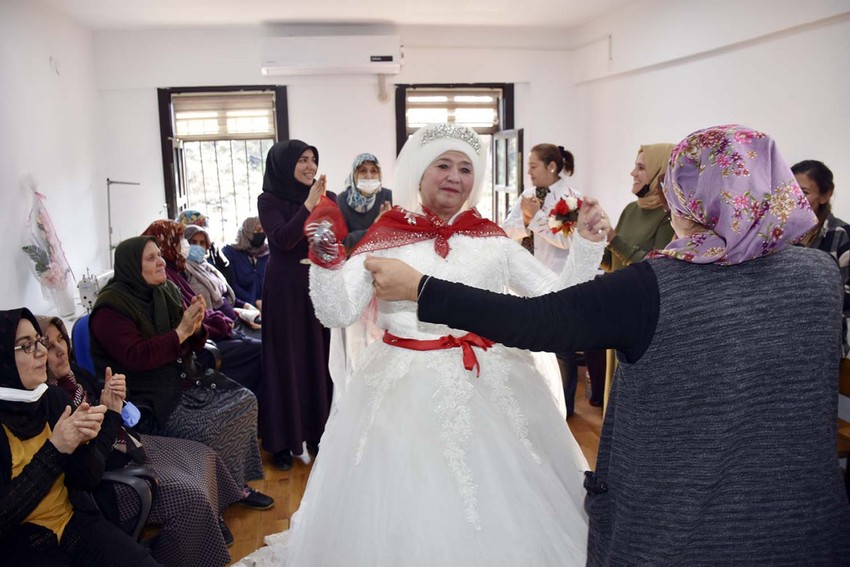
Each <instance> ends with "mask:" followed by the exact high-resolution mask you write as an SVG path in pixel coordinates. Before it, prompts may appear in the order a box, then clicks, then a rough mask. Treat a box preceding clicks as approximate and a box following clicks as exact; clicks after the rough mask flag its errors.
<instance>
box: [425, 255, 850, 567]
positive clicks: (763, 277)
mask: <svg viewBox="0 0 850 567" xmlns="http://www.w3.org/2000/svg"><path fill="white" fill-rule="evenodd" d="M842 287H843V285H842V281H841V278H840V275H839V270H838V267H837V266H836V265H835V261H834V260H833V259H832V258H830V257H829V256H828V255H827V254H825V253H823V252H821V251H819V250H812V249H805V248H798V247H792V248H789V249H787V250H784V251H782V252H779V253H776V254H773V255H770V256H767V257H764V258H760V259H758V260H753V261H750V262H745V263H743V264H740V265H736V266H729V267H724V266H716V265H713V264H711V265H696V264H690V263H686V262H682V261H678V260H671V259H657V260H648V261H645V262H641V263H639V264H635V265H633V266H631V267H629V268H626V269H624V270H621V271H619V272H617V273H615V274H611V275H608V276H604V277H602V278H600V279H598V280H594V281H592V282H588V283H586V284H582V285H579V286H575V287H573V288H569V289H566V290H563V291H561V292H558V293H555V294H549V295H547V296H543V297H539V298H529V299H524V298H518V297H511V296H502V295H499V294H492V293H490V292H485V291H483V290H476V289H472V288H468V287H466V286H463V285H461V284H454V283H449V282H442V281H440V280H435V279H431V280H430V281H428V282H427V284H425V285H424V287H422V288H421V296H420V299H419V317H420V319H421V320H423V321H428V322H435V323H444V324H447V325H449V326H451V327H453V328H460V329H466V330H469V331H473V332H475V333H478V334H480V335H482V336H486V337H488V338H490V339H492V340H495V341H497V342H501V343H503V344H506V345H508V346H515V347H520V348H529V349H532V350H545V351H551V350H555V349H556V348H562V349H575V350H583V349H588V348H600V347H603V346H608V347H614V348H617V349H618V351H619V352H618V357H619V359H620V366H619V368H618V370H617V374H616V378H615V380H614V387H613V389H612V392H611V399H610V402H609V405H608V411H607V413H606V415H605V421H604V423H603V427H602V436H601V440H600V445H599V454H598V457H597V461H596V467H597V468H596V471H595V474H593V475H591V476H590V477H589V478H588V479H587V482H586V487H587V489H588V495H587V499H586V502H585V508H586V510H587V512H588V517H589V521H590V530H589V537H588V565H594V566H596V565H599V566H602V565H605V566H614V565H681V566H689V567H690V566H693V565H712V566H715V565H746V566H749V565H770V566H773V565H794V566H796V565H850V506H848V503H847V496H846V494H845V492H844V486H843V481H842V479H841V473H840V469H839V467H838V460H837V458H836V453H835V435H836V431H835V424H836V419H835V418H836V412H837V398H838V392H837V378H838V363H839V358H840V355H841V351H840V348H841V342H840V341H841V337H840V334H841V313H842V296H843V290H842ZM518 482H521V479H518ZM565 561H566V558H565Z"/></svg>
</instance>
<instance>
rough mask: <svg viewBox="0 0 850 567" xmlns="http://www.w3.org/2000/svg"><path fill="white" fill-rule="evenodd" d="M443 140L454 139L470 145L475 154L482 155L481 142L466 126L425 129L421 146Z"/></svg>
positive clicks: (435, 126)
mask: <svg viewBox="0 0 850 567" xmlns="http://www.w3.org/2000/svg"><path fill="white" fill-rule="evenodd" d="M441 138H454V139H456V140H460V141H461V142H466V143H467V144H469V145H470V146H471V147H472V149H473V150H475V153H476V154H478V155H481V140H480V139H479V138H478V134H476V133H475V131H474V130H471V129H470V128H467V127H466V126H455V125H453V124H435V125H433V126H427V127H426V128H425V134H424V135H423V136H422V141H421V142H419V143H420V144H421V145H423V146H424V145H425V144H427V143H429V142H433V141H435V140H439V139H441Z"/></svg>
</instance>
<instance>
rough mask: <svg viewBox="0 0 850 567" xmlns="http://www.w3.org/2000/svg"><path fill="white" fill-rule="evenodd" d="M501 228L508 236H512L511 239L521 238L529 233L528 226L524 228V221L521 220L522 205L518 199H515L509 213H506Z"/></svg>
mask: <svg viewBox="0 0 850 567" xmlns="http://www.w3.org/2000/svg"><path fill="white" fill-rule="evenodd" d="M502 230H504V231H505V234H507V235H508V238H512V239H513V240H522V239H523V238H525V237H526V236H528V235H529V234H531V233H530V232H529V231H528V228H526V226H525V223H523V222H522V207H521V202H520V199H517V200H516V203H514V206H513V208H512V209H511V211H510V213H508V216H507V217H505V221H504V222H503V223H502Z"/></svg>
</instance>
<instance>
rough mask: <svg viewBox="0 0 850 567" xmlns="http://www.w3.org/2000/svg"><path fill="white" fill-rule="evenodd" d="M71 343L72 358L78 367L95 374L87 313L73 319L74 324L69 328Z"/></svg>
mask: <svg viewBox="0 0 850 567" xmlns="http://www.w3.org/2000/svg"><path fill="white" fill-rule="evenodd" d="M71 344H72V345H73V347H74V358H75V359H76V361H77V364H78V365H79V366H80V368H82V369H83V370H85V371H86V372H88V373H89V374H91V375H92V376H95V372H94V359H93V358H92V356H91V337H90V336H89V314H88V313H86V314H85V315H83V316H82V317H80V318H79V319H77V320H76V321H74V326H73V328H72V329H71Z"/></svg>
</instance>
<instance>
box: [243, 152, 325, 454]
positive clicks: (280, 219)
mask: <svg viewBox="0 0 850 567" xmlns="http://www.w3.org/2000/svg"><path fill="white" fill-rule="evenodd" d="M318 165H319V152H318V150H317V149H316V148H315V147H313V146H310V145H307V144H306V143H304V142H302V141H301V140H286V141H283V142H278V143H276V144H275V145H274V146H272V148H271V149H270V150H269V153H268V156H267V158H266V173H265V177H264V179H263V193H262V195H260V197H259V198H258V200H257V208H258V211H259V214H260V223H261V224H262V225H263V229H264V230H265V232H266V235H267V236H268V241H269V249H270V252H271V254H270V258H269V263H268V266H267V267H266V276H265V280H264V283H263V347H262V353H263V354H262V358H263V376H265V377H266V379H265V380H264V382H263V386H262V390H261V394H260V395H259V396H258V398H259V399H260V437H261V438H262V441H263V448H265V449H266V450H267V451H269V452H271V453H273V454H274V464H275V466H276V467H277V468H279V469H281V470H289V469H291V468H292V455H300V454H301V453H302V451H303V446H304V442H305V441H306V443H307V447H308V448H310V449H313V450H317V449H318V445H319V439H321V437H322V433H324V430H325V422H326V421H327V419H328V412H329V411H330V407H331V394H332V385H331V379H330V374H329V373H328V344H329V341H330V333H329V331H328V329H326V328H324V327H322V325H321V323H319V321H318V319H316V315H315V313H314V311H313V303H312V302H311V301H310V295H309V285H308V274H309V267H308V265H307V264H306V263H305V262H302V260H305V259H306V258H307V240H306V239H305V238H304V221H305V220H306V219H307V216H308V215H309V214H310V211H312V210H313V207H314V206H316V204H317V203H318V202H319V197H321V196H322V195H323V194H324V193H325V177H324V176H321V177H320V178H319V179H318V180H314V178H313V176H314V175H315V174H316V171H317V169H318ZM327 196H328V197H330V198H331V199H332V200H334V201H336V195H334V194H333V193H328V194H327Z"/></svg>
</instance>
